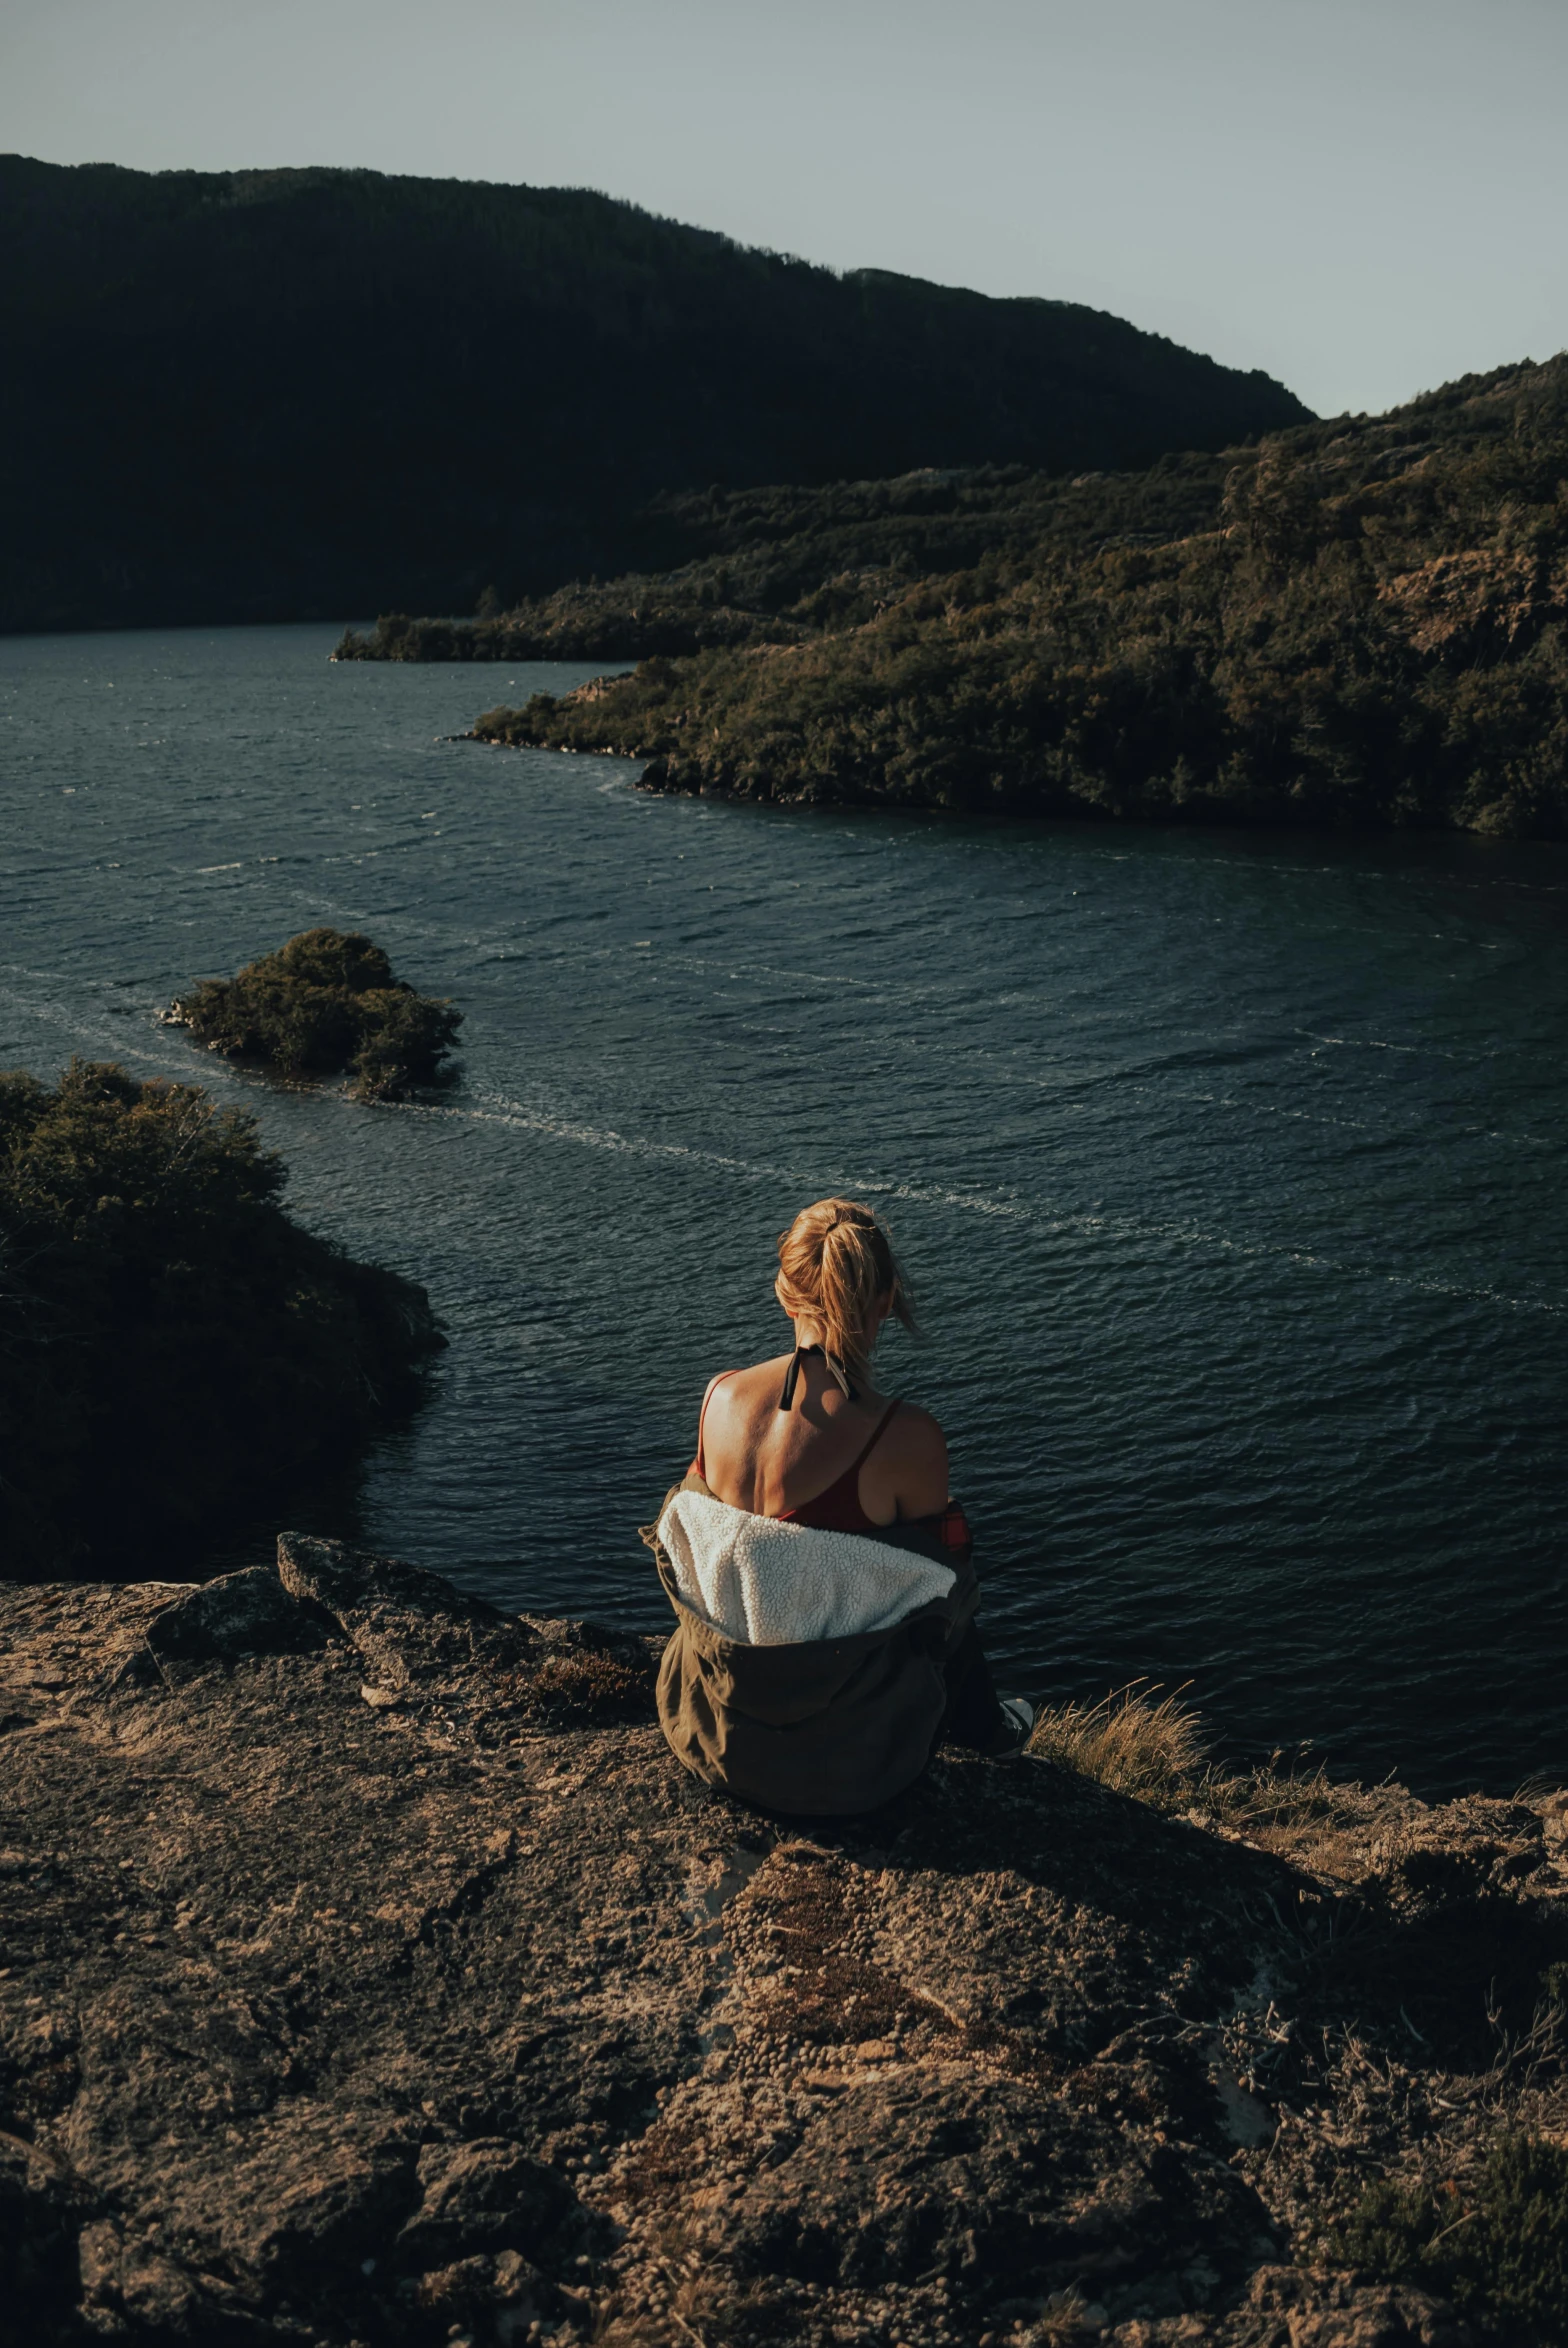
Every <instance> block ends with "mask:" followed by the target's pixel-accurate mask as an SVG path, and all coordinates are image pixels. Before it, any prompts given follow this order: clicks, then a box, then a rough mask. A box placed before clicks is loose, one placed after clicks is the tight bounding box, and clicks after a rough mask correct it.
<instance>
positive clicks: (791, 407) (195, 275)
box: [0, 156, 1307, 628]
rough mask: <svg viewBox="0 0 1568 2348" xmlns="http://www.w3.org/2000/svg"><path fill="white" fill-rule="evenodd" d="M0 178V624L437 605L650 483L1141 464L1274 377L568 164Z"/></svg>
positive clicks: (658, 511)
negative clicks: (445, 173) (601, 183)
mask: <svg viewBox="0 0 1568 2348" xmlns="http://www.w3.org/2000/svg"><path fill="white" fill-rule="evenodd" d="M0 208H3V215H4V219H5V223H6V234H5V237H4V238H3V239H0V325H3V331H4V340H5V348H6V365H5V367H4V369H3V370H0V499H3V506H4V511H5V515H6V528H5V532H4V534H3V539H0V627H9V628H24V627H77V626H88V625H99V624H116V623H123V622H139V621H166V620H201V621H211V620H223V619H228V620H239V619H266V618H290V617H308V616H323V615H329V614H336V615H339V616H341V615H342V614H344V613H345V612H353V611H386V610H389V609H393V608H396V607H402V608H404V609H412V610H424V611H471V610H472V609H473V608H474V606H475V604H476V601H477V600H478V598H479V597H480V595H481V593H482V591H483V590H485V589H486V588H487V587H491V588H494V589H495V590H496V591H497V593H498V594H499V596H500V598H501V599H502V600H503V601H509V600H512V599H515V598H516V597H518V596H522V595H530V594H537V593H539V592H541V591H546V590H549V589H551V588H554V587H556V586H557V585H559V583H560V582H561V581H562V580H564V579H569V578H573V577H588V576H591V575H592V574H593V573H595V572H598V573H600V574H605V575H607V574H609V573H611V572H620V571H625V570H627V569H628V568H631V567H634V566H643V567H646V566H649V565H652V566H654V567H658V568H665V567H668V565H669V564H670V563H671V562H672V561H675V560H678V559H681V556H682V553H683V550H684V545H685V541H684V539H683V537H682V525H681V521H680V518H679V516H678V514H676V513H675V512H673V511H672V510H671V509H670V508H669V506H668V505H667V504H658V503H657V502H656V501H659V500H660V499H661V498H667V497H668V495H669V493H680V492H687V491H692V490H698V491H702V492H704V493H705V492H707V491H708V490H709V489H710V488H713V487H714V486H715V485H716V486H717V487H718V489H719V490H720V491H721V492H722V491H724V490H734V489H742V488H747V487H752V486H755V485H757V484H759V483H765V482H770V481H786V480H787V481H796V482H801V483H805V484H808V485H809V484H820V483H822V482H827V481H832V480H838V479H855V478H860V477H876V476H889V475H896V474H900V473H904V472H907V471H909V470H910V469H912V468H914V467H917V466H928V465H935V466H944V467H951V466H973V465H976V464H1021V465H1025V466H1028V467H1033V468H1037V469H1042V468H1043V469H1046V470H1056V471H1059V470H1063V469H1066V468H1072V469H1075V470H1076V469H1083V468H1086V467H1096V468H1104V467H1110V466H1119V467H1126V466H1135V465H1143V464H1146V463H1148V462H1149V461H1150V460H1151V459H1152V458H1154V457H1155V456H1157V455H1158V454H1159V453H1160V451H1162V450H1164V449H1170V448H1215V447H1219V446H1220V445H1222V444H1224V443H1226V442H1230V441H1234V440H1237V439H1239V438H1245V437H1247V436H1250V435H1253V434H1255V433H1258V432H1261V431H1265V430H1268V429H1270V428H1271V427H1274V426H1278V425H1281V424H1285V423H1289V422H1291V421H1294V420H1297V419H1299V418H1301V417H1303V416H1304V415H1305V414H1306V412H1307V411H1306V410H1305V409H1303V408H1302V406H1301V404H1300V402H1299V401H1297V400H1296V399H1294V398H1293V397H1292V396H1291V394H1290V393H1289V392H1287V391H1285V390H1284V389H1283V388H1282V387H1281V386H1280V385H1279V384H1277V383H1274V382H1272V381H1271V380H1270V379H1269V378H1268V377H1266V376H1263V375H1260V374H1250V375H1247V374H1241V373H1238V372H1236V371H1234V370H1232V369H1227V368H1224V367H1220V366H1218V365H1216V364H1215V363H1214V361H1212V360H1210V359H1206V358H1203V357H1200V356H1199V355H1197V354H1196V353H1194V352H1191V351H1186V350H1182V349H1180V348H1178V347H1177V345H1175V344H1174V343H1171V342H1168V341H1166V340H1164V339H1163V338H1162V337H1160V336H1158V335H1152V334H1144V333H1140V332H1139V331H1138V330H1137V329H1136V328H1134V327H1132V326H1129V325H1127V324H1126V323H1124V322H1123V321H1122V320H1120V319H1117V318H1112V317H1108V316H1106V315H1104V314H1103V313H1101V312H1098V311H1094V310H1089V309H1084V308H1082V307H1079V306H1077V305H1075V304H1071V303H1063V302H1050V301H993V300H988V299H986V298H985V297H983V296H981V295H979V294H972V293H964V292H958V291H954V290H952V289H950V288H947V287H942V286H935V285H927V284H923V283H921V282H919V281H918V280H915V279H912V278H903V277H894V276H890V275H887V274H886V273H884V272H880V271H875V270H863V271H857V272H853V273H851V274H850V275H848V276H839V275H837V274H836V273H834V272H833V271H831V270H827V269H821V268H815V267H811V266H809V265H808V264H806V263H805V262H802V261H796V260H792V259H790V258H788V257H786V256H782V255H779V254H776V253H767V252H756V251H749V250H747V249H745V248H743V247H741V246H739V245H736V244H734V243H732V242H731V241H730V240H729V239H728V238H726V237H723V236H718V235H714V234H712V233H710V232H707V231H704V230H699V229H694V228H687V227H683V226H681V225H680V224H678V223H676V222H674V221H669V220H662V219H657V218H655V217H653V216H652V215H651V214H649V213H646V212H642V211H639V210H637V209H636V208H635V207H634V206H632V205H630V204H624V203H618V202H613V201H611V200H610V199H609V198H608V197H604V196H599V195H594V194H592V193H589V192H587V191H585V190H581V189H559V188H557V189H541V188H523V187H498V186H487V185H483V184H477V183H469V182H462V181H451V180H447V181H440V180H417V179H406V178H404V179H398V178H384V177H382V176H381V175H379V174H377V173H374V172H365V171H330V170H318V171H248V172H229V173H201V172H162V173H157V174H148V173H143V172H135V171H126V170H121V169H119V168H117V167H114V166H111V165H107V164H92V165H83V166H80V167H75V168H70V169H66V168H63V167H60V166H57V165H53V164H46V163H38V162H32V161H29V160H27V159H26V158H23V157H19V156H9V157H3V158H0ZM650 505H652V506H653V508H654V510H652V511H651V512H646V511H644V509H646V508H649V507H650Z"/></svg>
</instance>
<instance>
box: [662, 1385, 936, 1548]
mask: <svg viewBox="0 0 1568 2348" xmlns="http://www.w3.org/2000/svg"><path fill="white" fill-rule="evenodd" d="M792 1365H793V1366H794V1373H795V1374H794V1376H793V1378H792V1377H791V1368H792ZM786 1390H787V1391H788V1393H789V1400H788V1402H787V1403H786V1401H785V1399H784V1397H785V1393H786ZM694 1465H695V1466H696V1468H697V1471H698V1473H699V1474H700V1475H701V1476H702V1477H703V1478H704V1480H705V1481H706V1483H707V1485H708V1488H709V1490H710V1491H712V1492H713V1493H715V1494H716V1495H717V1497H718V1498H719V1499H720V1500H726V1501H728V1502H729V1504H730V1505H731V1507H734V1508H744V1509H747V1510H749V1511H750V1512H751V1513H752V1514H753V1515H754V1516H768V1517H782V1518H786V1519H790V1520H792V1521H794V1522H795V1523H797V1524H811V1525H816V1526H818V1527H820V1528H821V1529H823V1530H829V1531H835V1532H865V1531H869V1530H871V1529H873V1528H875V1527H879V1526H883V1525H890V1524H894V1523H896V1522H898V1520H899V1519H901V1518H903V1519H909V1518H912V1517H923V1516H934V1515H936V1514H937V1513H938V1512H939V1511H940V1510H941V1509H942V1508H943V1507H945V1505H946V1503H947V1496H948V1495H947V1475H948V1466H947V1444H946V1442H945V1440H944V1438H943V1434H942V1430H941V1428H940V1427H939V1426H938V1424H937V1422H936V1420H935V1419H934V1418H933V1417H932V1416H931V1414H930V1412H929V1411H924V1410H921V1409H919V1408H918V1407H917V1406H916V1405H915V1404H913V1403H907V1402H898V1401H895V1400H893V1399H892V1398H890V1397H889V1396H887V1395H884V1394H879V1393H878V1392H876V1390H875V1389H874V1388H872V1387H870V1386H862V1387H857V1388H856V1389H855V1390H854V1391H853V1392H852V1393H850V1394H846V1393H845V1392H844V1391H843V1389H842V1387H841V1386H840V1385H839V1384H838V1383H837V1381H836V1380H835V1379H834V1377H833V1375H832V1373H831V1371H830V1370H829V1368H828V1364H827V1361H826V1359H825V1358H824V1356H823V1354H822V1352H821V1350H820V1349H819V1348H816V1347H806V1348H802V1349H801V1350H800V1351H799V1352H797V1353H795V1354H783V1355H780V1356H779V1357H778V1358H777V1359H776V1360H773V1361H766V1362H758V1363H757V1364H756V1365H755V1366H754V1367H753V1368H751V1369H745V1370H732V1371H729V1372H728V1373H727V1374H726V1375H724V1376H723V1377H719V1378H715V1379H714V1381H713V1384H712V1385H711V1386H710V1387H709V1389H708V1393H707V1398H706V1400H705V1401H704V1404H703V1411H702V1419H701V1423H700V1425H699V1428H698V1436H697V1457H696V1460H695V1462H694Z"/></svg>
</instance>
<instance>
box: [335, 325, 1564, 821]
mask: <svg viewBox="0 0 1568 2348" xmlns="http://www.w3.org/2000/svg"><path fill="white" fill-rule="evenodd" d="M1565 482H1568V357H1563V358H1557V359H1554V360H1553V361H1551V362H1550V363H1549V364H1547V365H1545V366H1536V365H1534V364H1533V363H1531V362H1528V361H1527V362H1525V363H1524V364H1523V365H1521V366H1516V367H1507V368H1501V369H1499V370H1498V371H1497V372H1496V373H1494V374H1491V375H1486V376H1468V377H1466V378H1464V380H1462V381H1461V382H1458V383H1454V384H1449V385H1448V386H1446V387H1445V388H1444V389H1443V390H1441V391H1437V392H1433V393H1430V394H1428V395H1427V396H1425V397H1423V398H1421V399H1418V400H1414V401H1412V402H1411V403H1410V404H1409V405H1408V406H1406V407H1403V408H1398V409H1395V410H1393V411H1392V412H1391V413H1390V414H1389V415H1386V416H1378V417H1368V416H1356V417H1341V418H1339V419H1337V420H1335V421H1333V422H1327V423H1314V424H1306V425H1301V426H1298V427H1296V428H1294V429H1292V430H1288V431H1283V432H1277V433H1271V434H1270V435H1268V436H1267V437H1266V438H1265V439H1264V440H1262V441H1261V442H1260V443H1258V444H1256V445H1254V446H1250V447H1245V448H1241V447H1238V448H1232V449H1227V450H1224V451H1221V452H1219V453H1218V454H1215V455H1185V456H1167V457H1162V458H1161V459H1159V460H1158V462H1157V463H1156V464H1154V465H1153V466H1152V467H1150V468H1149V469H1147V470H1145V471H1142V472H1136V473H1128V472H1123V473H1108V474H1103V475H1102V474H1099V473H1090V474H1081V475H1078V476H1076V477H1062V476H1060V475H1058V476H1054V477H1051V476H1046V475H1043V474H1031V473H1026V472H1023V471H1021V470H1011V471H1010V470H1007V469H990V470H982V471H976V472H972V473H966V474H960V475H956V476H948V475H934V474H915V475H911V476H909V477H908V478H906V479H905V480H902V481H897V482H875V483H867V482H860V483H854V484H849V485H844V484H840V485H838V486H835V487H833V488H830V489H824V490H819V491H815V492H810V491H802V490H786V489H781V490H774V491H767V492H758V493H754V494H751V495H748V496H744V497H733V498H729V499H724V500H718V499H710V500H708V501H706V502H702V501H695V500H693V501H687V502H686V503H685V504H683V505H681V506H679V507H678V508H676V509H673V510H674V511H675V512H676V513H677V514H678V516H679V519H680V520H681V523H682V525H683V527H684V529H685V531H686V533H687V546H686V559H685V560H684V561H683V563H682V564H681V565H680V566H679V567H678V568H675V569H673V570H671V571H668V572H666V573H663V574H661V575H656V576H648V575H638V576H633V577H628V578H624V579H619V580H613V581H611V582H609V583H608V584H606V585H601V584H597V583H595V584H592V585H589V586H578V587H572V588H569V589H563V590H561V591H560V592H559V593H557V594H556V595H554V596H551V597H549V598H547V599H545V600H543V601H540V602H535V603H533V604H526V605H524V606H522V607H520V608H519V609H517V610H515V611H512V612H506V613H501V614H498V615H495V616H493V617H491V618H489V619H486V620H479V621H472V622H465V623H452V622H438V621H412V620H406V619H386V620H383V621H382V622H381V623H380V625H379V626H378V628H377V630H376V632H375V634H374V636H372V637H368V638H358V637H350V638H349V639H348V640H346V641H345V643H344V644H343V645H341V646H340V647H339V657H340V658H343V657H358V658H381V659H443V658H448V659H450V658H460V659H464V658H466V659H482V658H486V657H495V658H500V659H505V660H526V659H541V658H557V659H561V658H604V659H607V660H620V661H630V660H636V661H638V663H639V666H638V667H637V669H636V671H635V673H634V674H632V675H627V676H620V677H606V678H602V679H599V680H598V681H596V682H595V683H593V684H592V685H589V686H584V687H582V688H581V689H580V690H578V691H577V692H575V693H569V694H566V695H565V696H563V697H561V698H558V699H551V698H549V697H548V696H544V695H539V696H536V697H535V698H534V699H533V700H531V701H530V702H529V703H527V705H526V706H525V707H523V708H521V709H509V708H497V709H491V710H489V711H487V712H486V713H485V715H483V716H482V717H480V718H479V719H478V721H477V724H476V727H475V732H476V733H477V734H478V735H479V736H480V737H481V738H483V739H485V740H488V741H494V742H507V743H516V744H539V745H545V746H551V747H556V748H561V749H569V750H592V751H604V752H610V753H614V754H617V755H621V756H625V757H630V758H638V759H641V760H644V761H645V762H647V763H646V768H645V773H644V776H643V781H644V783H645V784H646V785H647V787H649V788H650V789H662V790H668V791H689V792H701V793H711V794H715V795H721V796H732V797H739V798H747V799H762V800H771V801H775V802H781V803H789V804H795V805H800V804H831V803H845V802H848V803H854V804H857V805H871V806H892V807H906V808H928V809H944V810H948V811H952V812H957V813H963V814H984V813H995V814H1008V815H1017V814H1042V815H1043V814H1066V815H1087V816H1099V817H1119V816H1128V817H1141V818H1144V819H1153V820H1157V821H1162V820H1178V821H1185V822H1227V823H1247V822H1267V823H1305V824H1320V825H1321V824H1377V825H1408V826H1427V827H1437V828H1454V829H1462V830H1468V831H1476V832H1481V833H1491V834H1498V835H1511V836H1528V837H1535V838H1561V837H1563V836H1564V834H1565V833H1568V492H1565Z"/></svg>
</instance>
